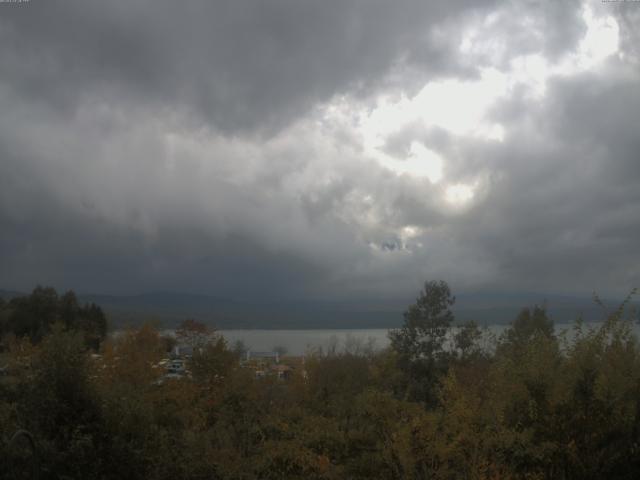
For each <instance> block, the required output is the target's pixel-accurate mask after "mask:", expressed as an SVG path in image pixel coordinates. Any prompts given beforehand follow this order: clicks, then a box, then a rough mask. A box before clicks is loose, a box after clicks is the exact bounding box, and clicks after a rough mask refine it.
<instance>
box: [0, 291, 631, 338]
mask: <svg viewBox="0 0 640 480" xmlns="http://www.w3.org/2000/svg"><path fill="white" fill-rule="evenodd" d="M20 295H25V294H24V293H21V292H15V291H9V290H0V297H2V298H5V299H9V298H13V297H15V296H20ZM78 298H79V299H80V301H81V302H83V303H85V302H93V303H96V304H98V305H100V306H101V307H102V308H103V309H104V310H105V312H106V313H107V316H108V317H109V320H110V323H111V325H112V326H113V327H115V328H121V327H123V326H127V325H131V326H135V325H139V324H141V323H143V322H145V321H152V322H156V323H157V324H158V325H159V326H162V327H167V328H171V327H174V326H175V325H177V323H178V322H180V321H181V320H183V319H185V318H195V319H197V320H200V321H203V322H205V323H208V324H211V325H214V326H215V327H216V328H219V329H323V328H330V329H336V328H395V327H398V326H400V325H401V324H402V319H403V318H402V313H403V312H404V310H405V309H406V307H407V306H408V305H409V304H411V303H412V300H388V301H382V300H377V301H375V300H374V301H357V302H355V301H353V302H346V301H335V302H329V301H302V300H301V301H286V300H277V301H241V300H233V299H228V298H221V297H215V296H209V295H200V294H190V293H176V292H151V293H146V294H141V295H102V294H79V295H78ZM603 301H604V302H605V304H606V306H607V307H608V308H609V310H614V309H615V308H616V307H617V306H618V305H619V304H620V301H621V300H617V301H616V300H606V299H605V300H603ZM533 305H546V307H547V310H548V312H549V314H550V315H551V316H552V318H553V319H554V320H555V322H556V323H570V322H572V321H573V320H575V319H576V318H578V316H579V315H581V316H582V318H583V319H584V321H586V322H595V321H599V320H602V319H603V318H604V317H605V316H606V313H605V312H604V311H603V310H602V308H601V307H600V306H598V305H597V304H595V302H594V301H593V299H592V297H591V296H586V295H585V296H568V295H553V294H538V293H462V294H459V295H456V304H455V307H454V313H455V316H456V320H457V321H466V320H475V321H476V322H477V323H478V324H479V325H481V326H483V325H493V324H506V323H509V322H511V321H512V320H513V319H514V318H515V316H516V315H517V314H518V312H519V311H520V310H521V309H522V308H524V307H531V306H533ZM633 306H634V307H635V308H636V311H637V310H638V306H640V304H639V303H638V302H634V303H633Z"/></svg>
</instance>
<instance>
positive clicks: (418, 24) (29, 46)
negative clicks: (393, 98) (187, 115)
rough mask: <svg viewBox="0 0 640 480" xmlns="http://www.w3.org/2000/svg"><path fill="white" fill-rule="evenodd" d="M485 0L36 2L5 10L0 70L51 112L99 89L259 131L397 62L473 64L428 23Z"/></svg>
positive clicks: (367, 84) (364, 88)
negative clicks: (462, 59) (461, 60)
mask: <svg viewBox="0 0 640 480" xmlns="http://www.w3.org/2000/svg"><path fill="white" fill-rule="evenodd" d="M490 3H492V2H490V1H488V0H487V1H483V2H477V1H475V2H464V1H456V2H422V1H413V0H407V1H403V2H394V3H390V2H385V1H377V0H376V1H367V2H364V1H358V0H351V1H342V0H340V1H329V2H326V1H323V2H314V1H294V0H277V1H271V2H264V1H254V0H252V1H242V2H210V1H200V0H196V1H190V2H189V3H184V2H171V1H136V2H129V1H120V0H118V1H115V2H97V1H94V2H87V1H47V2H44V1H37V0H35V1H33V2H31V3H30V4H29V5H26V6H24V7H21V8H4V10H3V12H2V17H0V26H1V28H0V35H1V36H0V41H1V42H2V49H1V51H2V56H1V57H0V58H1V60H2V62H1V65H2V67H0V69H1V71H2V76H3V78H4V80H5V82H6V83H9V84H10V85H11V86H12V87H13V88H16V89H18V90H19V91H20V92H21V94H22V95H24V96H28V97H30V98H40V99H42V101H45V102H49V103H52V104H54V105H55V106H57V107H60V108H71V109H73V108H74V107H75V105H76V104H77V102H78V100H79V99H83V98H85V97H87V96H89V97H92V96H95V95H100V96H102V97H103V98H105V99H106V100H108V101H116V102H118V101H122V100H128V101H135V102H137V103H139V102H141V101H148V102H151V103H153V104H155V105H160V106H164V107H167V108H169V109H171V108H184V109H187V110H190V111H193V112H195V113H197V114H200V115H202V116H203V117H204V119H205V120H207V121H211V122H213V124H214V125H215V126H216V127H218V128H221V129H223V130H226V131H236V130H238V129H240V130H243V129H253V128H260V129H265V128H266V129H269V128H273V126H274V124H275V125H282V124H284V123H286V122H287V121H288V120H289V119H290V118H292V117H296V116H299V115H300V114H301V113H302V112H304V111H305V110H306V109H308V108H310V107H311V106H313V104H314V103H315V102H317V101H322V100H325V99H327V98H328V97H330V96H331V95H333V94H335V93H341V94H343V93H346V92H349V91H354V92H359V93H361V94H366V93H367V92H368V91H369V90H370V89H371V88H373V87H375V86H377V85H379V84H380V83H382V82H384V81H385V77H386V74H387V73H388V70H389V68H390V67H391V66H392V65H394V64H397V63H398V62H406V63H408V64H411V65H415V66H416V67H417V68H418V69H419V70H420V71H421V72H423V75H422V76H423V77H424V76H425V75H426V76H427V77H432V76H437V75H443V74H448V73H453V72H458V73H459V72H460V71H462V70H463V69H464V68H466V69H467V70H472V69H469V68H468V67H464V66H463V65H461V64H460V63H459V61H458V57H457V56H456V55H455V51H453V50H454V49H455V47H456V42H457V41H458V40H459V38H458V35H459V33H460V32H457V31H456V30H455V28H446V30H444V31H442V32H440V31H439V30H437V29H436V26H437V27H438V28H440V29H442V28H444V27H449V26H450V25H449V24H453V25H452V27H455V24H456V22H462V21H464V19H465V16H464V15H466V14H469V13H473V12H474V11H477V9H479V8H481V7H484V6H486V5H488V4H490ZM472 7H473V8H472ZM471 73H473V72H471Z"/></svg>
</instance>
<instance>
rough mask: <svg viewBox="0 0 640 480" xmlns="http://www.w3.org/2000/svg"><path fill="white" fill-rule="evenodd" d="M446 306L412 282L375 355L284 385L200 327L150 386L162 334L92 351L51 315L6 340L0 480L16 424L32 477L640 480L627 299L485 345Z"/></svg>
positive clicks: (330, 356) (341, 355) (345, 354)
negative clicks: (587, 319) (22, 432)
mask: <svg viewBox="0 0 640 480" xmlns="http://www.w3.org/2000/svg"><path fill="white" fill-rule="evenodd" d="M453 302H454V298H453V296H452V294H451V292H450V290H449V287H448V286H447V285H446V284H445V283H443V282H429V283H426V284H425V287H424V290H423V291H422V292H421V293H420V296H419V297H418V299H417V300H416V303H415V304H414V305H412V306H410V307H409V308H408V310H407V312H406V313H405V322H404V325H403V327H402V328H400V329H398V330H395V331H392V332H390V337H391V347H390V348H388V349H386V350H383V351H373V350H371V349H369V348H364V347H362V346H360V347H359V346H357V345H356V346H353V345H352V346H351V348H349V349H347V350H345V351H342V352H336V351H332V352H329V353H327V352H324V353H321V352H318V353H316V354H314V355H310V356H308V357H307V358H306V360H305V363H304V366H303V367H301V368H298V369H296V370H295V374H294V375H293V376H292V378H290V379H289V380H288V381H278V380H276V379H275V378H269V377H267V378H263V379H259V380H257V379H255V377H254V375H253V374H252V372H251V371H250V370H248V369H245V368H242V367H241V366H240V364H239V362H238V356H237V354H235V353H234V352H233V351H231V350H230V349H229V348H228V347H227V345H226V343H225V342H224V340H223V339H222V338H220V337H219V336H216V335H211V334H210V333H209V332H206V331H205V330H203V329H202V326H199V325H195V326H194V328H193V329H192V332H191V333H194V334H197V333H198V332H200V333H202V334H203V335H201V336H196V338H198V339H202V338H206V339H207V340H206V342H202V343H200V344H199V348H197V349H195V350H194V357H193V359H192V361H191V362H190V369H191V371H192V377H191V378H184V379H177V380H168V381H163V382H161V381H158V380H159V379H160V378H161V375H162V372H161V369H159V368H158V362H159V361H160V359H161V358H162V357H163V356H165V355H166V351H165V349H166V341H165V340H164V339H163V338H162V337H161V336H160V334H159V333H158V332H157V331H156V330H154V329H153V328H152V327H151V326H148V325H147V326H144V327H142V328H140V329H137V330H130V331H127V332H126V333H124V334H122V335H119V336H117V337H116V338H113V339H109V340H106V341H105V342H103V344H102V345H101V348H100V355H96V354H95V353H94V354H89V352H90V351H89V352H88V350H87V344H86V342H85V339H84V333H83V332H82V331H77V330H76V329H75V328H71V327H69V326H65V325H64V324H63V323H62V322H58V323H56V324H55V325H54V326H53V327H52V328H51V330H50V332H49V333H48V334H45V335H44V336H42V340H41V341H40V342H39V343H38V340H39V337H37V336H36V337H31V336H30V335H28V334H25V335H24V336H22V337H19V336H18V337H14V336H11V337H10V338H9V339H8V340H5V348H6V351H5V352H4V356H5V358H6V360H7V362H8V366H9V371H10V372H11V374H10V375H8V376H5V377H4V381H0V432H3V439H2V441H1V442H0V452H1V453H2V455H3V456H4V457H3V458H5V459H7V461H5V462H0V469H4V470H2V471H0V476H1V475H2V474H4V475H10V474H12V473H16V472H18V471H19V470H18V468H17V466H16V463H11V462H18V461H19V460H20V458H19V455H18V453H17V452H16V451H15V450H16V448H15V447H12V448H9V445H8V435H9V434H10V432H13V431H15V430H18V429H27V430H28V431H29V432H31V433H32V435H33V436H34V438H35V439H36V441H37V443H38V450H39V454H40V457H41V465H42V468H43V471H44V474H43V475H44V477H45V478H83V479H93V478H96V479H98V478H100V479H110V478H113V479H116V478H117V479H120V478H127V479H138V478H140V479H143V478H144V479H171V480H175V479H211V478H218V479H298V478H299V479H302V478H305V479H374V478H375V479H431V478H433V479H458V478H470V479H498V478H519V479H602V478H607V479H614V478H629V479H631V478H639V476H640V348H639V345H638V340H637V338H636V337H635V335H634V334H633V332H632V326H633V325H632V320H631V318H632V317H629V316H628V315H626V314H625V307H626V306H627V303H623V304H622V305H621V307H620V308H619V309H617V310H616V311H615V312H612V313H611V314H609V315H607V316H606V318H605V319H604V321H603V322H602V323H601V324H599V325H598V326H596V327H593V328H589V327H587V326H585V325H583V324H582V323H581V322H580V321H577V322H576V324H575V326H574V329H573V331H572V332H570V334H558V332H556V331H555V329H554V326H553V322H552V321H551V319H549V318H548V316H547V314H546V312H545V310H544V309H543V308H539V307H534V308H532V309H525V310H523V311H522V312H521V314H520V315H519V316H518V317H517V318H516V319H514V322H513V323H512V324H511V326H510V327H509V328H508V329H507V330H506V331H505V332H504V334H503V335H501V336H500V337H498V338H492V337H491V336H490V335H489V334H488V333H487V332H484V331H482V330H480V329H478V328H477V327H476V326H475V325H474V324H467V325H464V326H457V327H454V326H453V322H454V318H453V314H452V313H451V306H452V305H453ZM198 329H200V330H198ZM204 334H206V335H204ZM0 363H1V362H0ZM0 380H1V379H0ZM29 458H30V457H29V456H28V455H27V457H26V459H27V460H28V459H29ZM24 459H25V458H23V460H24Z"/></svg>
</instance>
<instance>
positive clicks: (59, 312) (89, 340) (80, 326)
mask: <svg viewBox="0 0 640 480" xmlns="http://www.w3.org/2000/svg"><path fill="white" fill-rule="evenodd" d="M56 323H60V324H62V325H63V326H64V327H65V328H66V329H67V330H74V331H77V332H81V333H82V334H83V336H84V340H85V343H86V344H87V346H89V347H92V348H93V349H95V350H97V349H98V348H99V346H100V342H101V341H102V340H103V339H104V338H105V336H106V334H107V318H106V316H105V314H104V312H103V311H102V309H101V308H100V307H99V306H97V305H96V304H94V303H89V304H86V305H81V304H80V302H79V301H78V298H77V296H76V294H75V293H74V292H73V291H68V292H66V293H65V294H63V295H62V296H59V295H58V293H57V292H56V290H55V289H53V288H51V287H41V286H38V287H36V288H35V289H34V290H33V292H31V294H30V295H26V296H20V297H14V298H12V299H11V300H9V301H8V302H7V301H5V300H4V299H2V298H0V338H2V337H4V336H8V335H14V336H17V337H21V338H22V337H27V338H29V339H30V340H31V342H32V343H38V342H40V341H41V340H42V339H43V338H44V337H45V336H47V335H48V334H49V333H51V329H52V327H53V325H55V324H56Z"/></svg>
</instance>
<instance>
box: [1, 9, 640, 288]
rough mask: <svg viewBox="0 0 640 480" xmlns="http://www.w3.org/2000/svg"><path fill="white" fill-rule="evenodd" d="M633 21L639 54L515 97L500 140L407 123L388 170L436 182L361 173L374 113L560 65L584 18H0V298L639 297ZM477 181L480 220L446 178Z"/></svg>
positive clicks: (287, 12)
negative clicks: (496, 292) (414, 162)
mask: <svg viewBox="0 0 640 480" xmlns="http://www.w3.org/2000/svg"><path fill="white" fill-rule="evenodd" d="M599 14H601V12H600V13H599ZM616 15H617V17H616V18H622V17H621V16H620V15H622V14H620V13H616ZM624 19H625V21H626V22H627V24H629V23H631V24H633V23H634V22H636V21H637V20H634V19H633V18H632V17H630V16H629V15H628V14H627V15H626V17H624ZM620 25H621V26H620V35H621V37H620V38H621V48H622V50H623V52H624V53H625V54H626V57H625V58H623V59H618V60H614V59H610V60H608V61H607V63H606V65H605V66H604V67H602V68H601V69H600V70H599V71H597V72H591V71H588V72H577V73H572V74H568V75H566V76H565V77H560V76H558V77H552V78H551V79H550V80H549V82H548V85H547V91H546V93H545V95H544V96H543V97H542V98H532V97H531V96H530V95H528V90H527V88H528V87H527V86H526V85H519V86H518V85H517V86H516V87H514V88H513V89H511V90H510V91H509V92H508V94H507V96H506V97H504V98H501V99H500V100H499V101H498V102H497V104H496V105H494V106H493V108H492V109H491V110H489V111H488V112H487V118H488V120H490V121H495V122H498V123H500V124H502V125H503V126H504V129H505V138H504V141H503V142H497V141H495V140H490V139H485V138H478V137H474V136H470V135H467V134H462V133H458V134H455V133H453V132H451V131H448V130H446V129H445V128H443V127H441V126H433V125H426V124H424V123H423V122H414V123H411V124H409V125H397V128H396V127H395V126H394V128H396V131H395V133H390V134H389V135H388V136H387V138H385V139H384V140H385V143H384V147H383V150H384V151H385V152H386V153H387V154H388V155H390V156H392V157H394V158H397V159H399V160H400V161H401V160H403V159H404V158H406V157H407V156H408V155H409V154H410V150H411V145H412V142H416V141H417V142H420V143H422V144H423V145H425V146H426V147H428V148H430V149H431V150H433V151H436V152H438V153H440V155H441V157H442V159H443V174H444V180H443V182H440V183H432V182H431V181H429V180H428V179H426V178H421V177H415V176H411V175H400V174H398V173H397V172H393V171H390V170H389V169H386V168H383V167H382V166H381V165H379V164H378V163H377V162H376V161H375V160H374V159H372V158H370V157H369V153H368V151H367V150H366V148H365V147H364V146H363V135H364V133H363V131H361V130H359V128H360V126H359V125H360V124H359V118H360V117H359V116H360V115H362V114H363V112H364V113H367V112H369V111H370V110H371V109H372V108H374V107H375V99H376V98H377V96H379V95H387V96H393V95H397V96H401V95H402V94H404V95H408V96H411V95H412V94H413V93H415V92H416V91H418V90H419V89H420V88H421V87H422V86H424V84H425V83H426V82H428V81H431V80H434V79H439V80H442V79H445V80H446V79H457V80H461V81H476V80H478V79H479V78H480V76H481V73H482V69H483V68H484V69H486V68H489V67H493V68H497V69H498V70H500V69H506V70H508V69H509V68H511V65H512V61H513V60H514V59H515V58H518V57H519V56H522V55H530V54H535V55H541V56H543V57H544V58H547V59H549V61H551V62H553V61H556V60H557V61H559V59H562V58H563V56H565V55H567V54H570V53H571V52H574V51H575V50H576V48H578V45H579V43H580V41H581V39H582V37H583V36H584V34H585V32H586V28H587V25H586V23H585V21H584V19H583V10H582V9H581V8H580V7H579V5H577V4H576V3H575V2H561V3H560V2H558V3H548V2H525V3H521V2H513V3H504V4H502V3H501V4H497V3H494V2H484V3H481V4H480V3H478V2H437V3H436V2H421V1H420V2H419V1H406V2H394V3H390V2H382V1H380V2H378V1H374V2H364V1H357V0H354V1H336V2H300V1H274V2H262V1H255V2H253V1H251V2H248V1H244V2H227V3H224V4H223V3H222V2H151V1H139V2H122V1H116V2H80V1H78V2H75V1H73V2H71V1H70V2H57V1H48V2H40V1H36V0H32V1H31V2H29V3H26V4H16V5H12V4H6V5H0V112H1V113H0V227H1V232H2V233H1V234H0V263H1V264H2V265H3V268H2V269H1V270H0V287H5V288H15V289H28V288H31V287H32V286H33V285H34V284H36V283H51V284H54V285H56V286H58V287H59V288H75V289H77V290H80V291H85V292H86V291H98V292H106V293H108V292H116V293H132V292H141V291H148V290H177V291H194V292H204V293H215V294H219V295H226V296H230V297H245V296H246V297H269V296H289V297H301V296H302V297H303V296H311V297H313V296H316V297H325V298H327V297H332V298H336V297H337V296H340V295H343V296H348V295H351V294H354V295H362V296H371V295H376V296H378V297H380V296H394V295H402V296H403V297H404V296H405V295H406V294H407V292H409V293H411V292H412V291H413V290H414V289H415V288H417V286H418V285H419V284H420V282H421V281H423V280H424V279H426V278H446V279H448V280H451V281H452V282H453V284H454V286H455V287H456V288H460V289H477V288H494V289H517V288H522V289H534V290H549V289H557V290H562V291H577V290H585V289H586V290H591V289H592V288H601V289H606V288H610V289H612V290H616V291H619V290H620V289H626V288H627V287H629V286H631V285H633V284H637V283H638V281H639V280H640V278H639V277H638V273H637V271H636V270H635V269H634V268H633V266H634V265H637V264H640V258H639V257H638V253H637V252H636V250H637V248H636V245H637V240H638V238H640V231H639V229H638V221H637V218H636V217H637V215H635V214H634V212H635V211H637V209H638V207H640V198H639V196H640V195H639V194H638V193H637V192H638V191H640V190H639V189H637V188H635V186H636V185H637V183H638V171H640V170H639V169H638V168H637V162H636V161H637V152H638V146H639V145H638V136H637V132H638V131H640V130H639V127H640V125H638V119H639V118H640V117H639V116H638V113H637V112H638V111H640V108H639V107H640V101H639V100H638V88H637V85H638V84H639V81H638V74H637V70H634V69H633V68H632V67H633V65H636V66H637V50H634V49H633V46H632V43H633V42H631V41H630V38H631V35H632V33H631V32H632V29H630V28H629V27H628V25H627V26H626V27H625V26H624V25H623V24H622V20H620ZM465 42H466V43H465ZM462 47H463V48H462ZM634 62H636V63H635V64H634ZM327 105H329V106H328V107H327ZM341 105H343V106H342V107H341ZM345 105H346V106H345ZM334 107H335V108H337V109H338V112H337V113H336V112H334V111H333V110H332V109H333V108H334ZM463 107H464V105H458V104H453V105H452V107H451V108H452V109H453V110H456V109H457V108H460V110H461V111H464V108H463ZM340 108H342V110H340ZM332 112H333V113H332ZM474 182H475V183H476V184H477V188H476V192H475V197H474V199H473V201H472V202H471V203H470V204H469V205H468V206H466V207H462V208H458V207H455V206H452V205H450V204H449V203H447V201H446V193H447V185H449V184H451V185H454V184H456V183H465V184H467V183H468V184H473V183H474Z"/></svg>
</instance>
